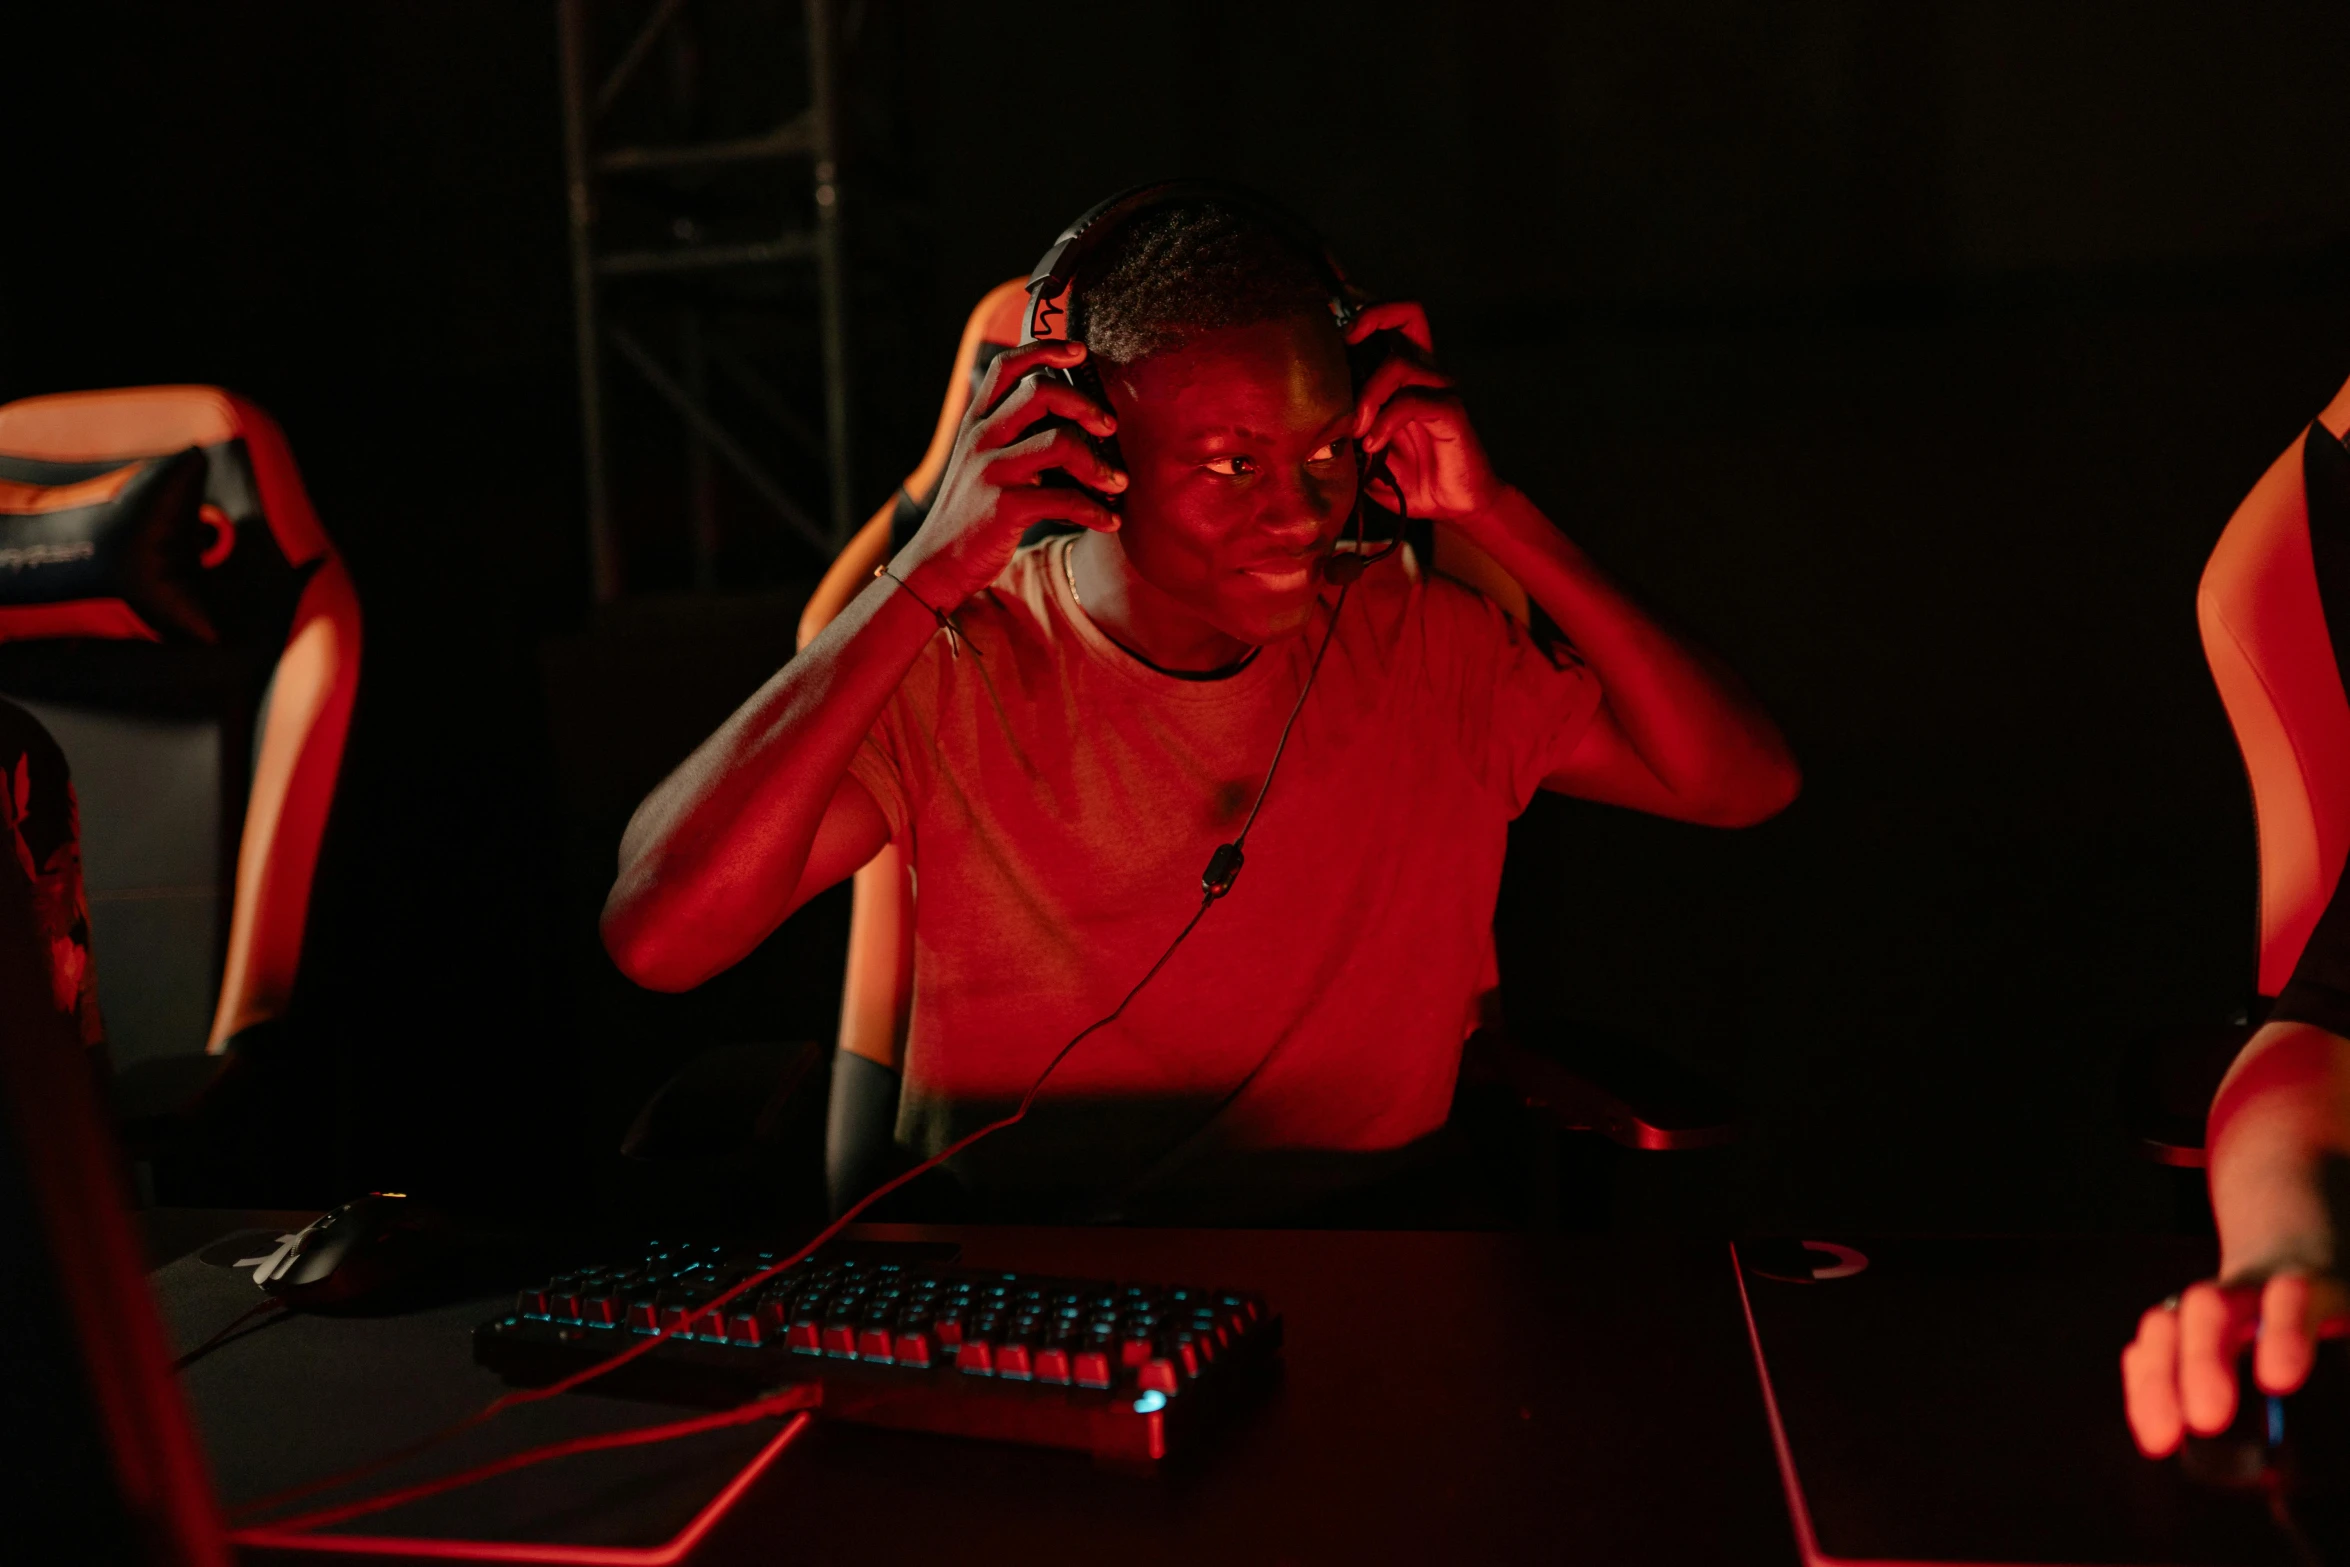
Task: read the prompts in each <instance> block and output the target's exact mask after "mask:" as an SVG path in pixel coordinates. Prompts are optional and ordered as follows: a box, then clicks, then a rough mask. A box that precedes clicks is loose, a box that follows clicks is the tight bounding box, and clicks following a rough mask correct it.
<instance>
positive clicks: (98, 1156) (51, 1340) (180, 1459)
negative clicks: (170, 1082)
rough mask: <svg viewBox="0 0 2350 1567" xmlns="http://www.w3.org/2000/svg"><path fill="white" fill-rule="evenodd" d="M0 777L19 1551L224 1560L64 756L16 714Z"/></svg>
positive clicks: (187, 1564)
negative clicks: (92, 917) (138, 1207)
mask: <svg viewBox="0 0 2350 1567" xmlns="http://www.w3.org/2000/svg"><path fill="white" fill-rule="evenodd" d="M0 769H5V770H6V772H7V774H8V788H7V790H6V791H5V806H6V809H5V811H4V812H0V816H5V818H6V822H7V826H8V832H7V834H6V836H7V838H8V839H9V843H8V845H7V847H6V849H5V850H0V997H5V998H6V1004H5V1005H0V1248H4V1249H5V1253H6V1256H7V1259H8V1262H7V1266H5V1267H0V1304H4V1308H5V1310H6V1313H7V1319H8V1324H9V1330H8V1332H7V1333H6V1334H0V1379H5V1382H6V1385H7V1388H8V1409H9V1415H10V1431H11V1435H12V1437H13V1438H14V1440H12V1441H11V1443H10V1444H9V1458H8V1464H7V1480H6V1482H5V1483H4V1484H0V1499H5V1501H6V1505H7V1512H8V1534H9V1539H10V1541H11V1542H12V1543H13V1544H14V1545H15V1546H16V1548H17V1549H19V1550H23V1551H27V1552H29V1553H30V1554H29V1555H28V1557H27V1558H26V1559H28V1560H29V1559H39V1560H44V1561H76V1562H145V1563H149V1564H153V1567H165V1564H169V1567H226V1563H227V1562H228V1561H229V1559H230V1558H229V1550H228V1546H227V1543H226V1541H225V1539H224V1538H223V1534H222V1527H221V1519H220V1510H219V1505H218V1503H217V1502H216V1501H215V1499H214V1497H213V1493H212V1489H211V1484H210V1479H209V1477H208V1475H207V1474H206V1472H205V1465H204V1458H203V1454H202V1453H201V1452H200V1451H199V1450H198V1448H197V1445H196V1442H195V1439H194V1434H193V1431H192V1429H191V1423H190V1421H189V1419H188V1413H187V1410H186V1407H185V1406H184V1405H183V1404H182V1403H181V1401H180V1397H179V1389H178V1388H177V1387H176V1386H175V1385H174V1384H173V1381H172V1375H171V1364H170V1351H169V1350H168V1349H167V1348H166V1347H165V1344H164V1338H163V1329H162V1324H161V1323H160V1322H158V1321H157V1320H156V1314H155V1311H154V1307H153V1304H152V1302H151V1300H150V1298H149V1296H148V1294H147V1286H146V1280H145V1278H144V1276H143V1266H142V1264H141V1262H140V1258H139V1248H138V1244H137V1240H136V1237H135V1236H134V1235H133V1234H132V1232H131V1228H130V1220H129V1216H128V1214H127V1213H126V1211H125V1209H126V1204H125V1202H124V1198H125V1196H126V1195H127V1194H126V1193H125V1192H124V1190H123V1180H122V1155H121V1151H120V1150H119V1149H118V1148H116V1147H115V1145H114V1140H113V1138H112V1137H111V1136H110V1135H109V1133H108V1129H107V1125H106V1117H105V1114H104V1110H103V1099H102V1098H101V1087H100V1084H99V1081H98V1074H97V1073H96V1072H94V1071H93V1070H92V1067H93V1065H94V1059H93V1058H94V1057H95V1055H96V1050H95V1047H94V1045H93V1043H92V1041H91V1040H90V1037H89V1033H88V1030H87V1028H86V1021H87V1020H86V1015H85V1014H86V1007H85V1006H84V1004H83V1002H84V999H85V997H84V994H83V993H84V990H85V980H86V976H87V973H88V952H87V948H86V947H85V946H84V945H83V943H82V941H81V939H80V937H81V935H82V934H85V933H84V932H81V931H80V930H79V921H78V919H77V918H76V916H77V913H78V905H79V902H80V899H79V885H78V877H76V875H75V874H74V863H73V855H74V838H73V816H74V810H73V797H72V790H71V785H70V783H69V780H68V776H67V770H66V762H65V756H64V753H63V752H61V751H60V750H59V749H58V748H57V744H56V742H55V741H54V740H53V739H51V738H50V736H49V735H48V734H47V733H46V732H45V731H43V730H42V728H41V726H40V725H39V724H37V723H36V722H34V721H33V719H32V718H31V717H30V715H28V714H27V713H25V711H24V710H23V709H22V708H19V707H16V706H14V705H12V704H10V703H7V702H4V701H0ZM42 1540H48V1541H49V1542H50V1544H49V1545H48V1546H46V1547H43V1546H41V1545H40V1544H39V1542H40V1541H42Z"/></svg>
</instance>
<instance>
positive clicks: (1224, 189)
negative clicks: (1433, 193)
mask: <svg viewBox="0 0 2350 1567" xmlns="http://www.w3.org/2000/svg"><path fill="white" fill-rule="evenodd" d="M1194 202H1203V203H1214V204H1215V205H1217V206H1221V207H1228V208H1232V209H1234V210H1236V211H1239V212H1242V213H1245V214H1247V215H1248V216H1249V217H1252V218H1254V219H1256V220H1257V221H1258V222H1260V223H1262V224H1263V225H1264V226H1265V227H1267V228H1269V229H1271V230H1273V232H1274V233H1276V234H1278V235H1280V236H1281V237H1282V238H1284V239H1286V240H1288V241H1289V242H1290V243H1291V244H1292V245H1295V246H1296V247H1297V248H1298V250H1299V251H1300V252H1301V253H1303V254H1304V255H1305V256H1306V258H1307V259H1308V260H1310V261H1312V262H1313V263H1314V264H1315V265H1317V266H1318V267H1320V268H1321V270H1322V275H1323V281H1324V283H1325V284H1326V285H1327V286H1328V288H1329V290H1330V313H1331V314H1332V315H1334V316H1336V317H1337V318H1338V325H1339V328H1340V329H1341V330H1342V331H1343V330H1344V329H1345V328H1346V327H1348V326H1350V325H1352V324H1353V322H1354V317H1355V311H1356V309H1357V308H1358V307H1359V306H1360V305H1361V303H1362V295H1361V293H1360V291H1359V290H1357V289H1356V288H1355V286H1354V285H1353V284H1352V283H1350V282H1348V281H1347V277H1346V271H1345V269H1344V268H1342V267H1340V266H1339V264H1338V258H1337V257H1336V256H1334V255H1332V254H1331V253H1330V247H1329V246H1328V245H1325V244H1324V243H1322V237H1321V236H1320V235H1319V234H1316V233H1315V232H1314V231H1313V230H1312V229H1310V228H1308V227H1307V226H1306V225H1305V224H1304V223H1302V222H1300V221H1299V220H1298V218H1297V216H1296V215H1295V214H1294V213H1292V212H1290V211H1289V210H1288V209H1287V208H1286V207H1283V206H1282V205H1281V204H1280V203H1279V202H1277V201H1275V200H1273V199H1272V198H1271V197H1269V196H1264V195H1260V194H1259V193H1258V192H1256V191H1253V190H1250V189H1249V188H1248V187H1246V186H1245V185H1230V184H1226V183H1225V182H1224V181H1222V180H1161V181H1159V182H1158V183H1156V184H1152V185H1137V186H1135V187H1134V188H1133V189H1132V190H1126V191H1120V192H1119V193H1118V194H1117V195H1115V196H1112V197H1111V198H1110V199H1109V200H1107V201H1100V202H1096V203H1095V204H1094V205H1092V206H1090V207H1088V208H1086V209H1085V211H1084V212H1082V213H1080V214H1079V215H1078V217H1077V220H1076V221H1075V222H1073V223H1071V224H1070V225H1069V226H1068V227H1067V228H1065V229H1063V230H1061V237H1060V238H1058V239H1056V240H1054V241H1053V248H1052V249H1050V250H1048V251H1046V252H1045V253H1044V259H1043V260H1041V261H1039V262H1038V263H1037V264H1036V270H1035V271H1034V272H1032V273H1030V274H1029V275H1028V312H1027V316H1026V318H1025V319H1024V320H1023V322H1022V323H1021V328H1020V341H1022V342H1023V343H1034V342H1042V341H1047V340H1050V339H1056V338H1058V339H1074V340H1076V341H1078V342H1083V341H1084V340H1085V303H1084V299H1083V297H1082V296H1081V295H1080V294H1078V293H1077V292H1076V290H1075V289H1074V287H1073V285H1074V284H1075V282H1076V280H1077V273H1078V271H1079V269H1080V268H1082V267H1083V266H1084V264H1085V263H1086V261H1087V260H1088V259H1089V258H1091V256H1092V255H1093V253H1094V252H1095V251H1097V250H1100V249H1101V248H1102V246H1103V245H1104V244H1106V243H1108V242H1109V240H1110V239H1111V238H1112V237H1113V236H1115V235H1116V234H1118V233H1119V232H1120V231H1121V230H1123V229H1124V228H1125V227H1126V225H1127V224H1129V223H1132V222H1133V221H1134V220H1135V219H1136V218H1138V217H1141V216H1142V215H1143V214H1144V213H1146V212H1156V211H1158V210H1159V209H1160V208H1162V207H1175V206H1184V205H1188V204H1191V203H1194Z"/></svg>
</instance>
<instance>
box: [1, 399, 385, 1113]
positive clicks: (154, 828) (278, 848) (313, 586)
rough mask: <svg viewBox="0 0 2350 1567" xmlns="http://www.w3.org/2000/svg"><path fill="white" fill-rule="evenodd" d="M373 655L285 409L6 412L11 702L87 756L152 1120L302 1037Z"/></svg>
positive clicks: (121, 1067) (92, 811) (132, 1032)
mask: <svg viewBox="0 0 2350 1567" xmlns="http://www.w3.org/2000/svg"><path fill="white" fill-rule="evenodd" d="M359 657H360V620H359V603H358V598H357V596H356V594H355V593H354V592H353V590H352V585H351V579H350V577H349V575H348V573H347V572H346V571H345V569H344V567H343V564H342V562H341V560H340V559H339V558H338V556H337V555H336V553H335V550H334V547H333V546H332V544H331V543H330V542H329V541H328V539H327V537H326V534H325V532H324V531H323V530H322V529H321V528H320V527H319V524H318V519H317V517H316V515H315V514H314V513H313V511H312V509H311V505H310V500H309V497H308V495H307V494H306V493H305V492H304V489H303V486H302V479H301V475H300V474H299V472H298V471H297V470H296V468H295V466H294V460H293V456H292V453H291V452H290V451H289V450H288V449H287V446H286V441H285V437H284V436H283V434H281V433H280V431H279V429H278V427H277V425H276V423H275V421H273V420H272V419H271V418H270V417H269V416H268V415H267V414H266V413H264V412H263V411H262V410H261V409H259V408H257V407H255V406H254V405H253V404H252V403H250V402H248V401H246V400H245V399H243V398H241V397H237V396H235V395H233V394H231V393H228V392H225V391H222V390H220V389H218V388H216V387H208V386H155V387H135V388H126V389H121V390H109V391H91V392H72V393H64V394H59V395H54V396H45V397H33V398H27V399H24V400H22V401H18V402H13V403H9V404H7V405H5V406H0V695H5V696H6V697H8V698H10V699H12V700H13V701H14V702H16V703H17V704H19V705H20V706H21V707H23V708H24V709H26V710H27V711H29V712H30V713H31V714H33V715H34V717H35V718H37V719H38V720H39V722H40V723H41V724H42V725H44V726H45V727H46V728H47V730H48V731H49V732H50V733H52V734H53V735H54V736H55V737H56V740H57V742H58V744H59V745H60V746H62V747H63V750H64V753H65V755H66V756H67V757H68V758H70V760H71V763H72V767H73V772H74V777H75V781H76V787H77V790H78V795H79V803H80V813H81V838H82V845H83V848H82V858H83V866H84V871H85V875H86V878H87V884H88V896H89V925H90V931H91V942H92V949H93V951H94V952H95V954H96V956H97V969H98V975H99V979H98V989H97V1003H98V1010H99V1011H100V1013H101V1014H102V1015H103V1018H104V1030H105V1039H106V1048H107V1050H108V1052H109V1053H110V1055H111V1057H112V1061H113V1066H114V1070H115V1073H116V1083H117V1090H118V1095H119V1099H120V1102H121V1104H122V1105H123V1107H124V1109H125V1112H126V1114H127V1115H129V1116H130V1117H131V1119H132V1120H133V1121H135V1122H139V1123H142V1124H146V1123H152V1124H154V1125H162V1124H165V1123H168V1122H169V1121H171V1119H172V1118H173V1117H175V1116H177V1115H179V1114H180V1113H182V1112H184V1111H186V1110H187V1109H188V1108H189V1107H190V1106H192V1105H193V1104H194V1103H195V1102H197V1101H198V1100H199V1099H201V1098H202V1097H203V1096H204V1095H205V1094H206V1093H207V1092H209V1091H210V1090H211V1088H212V1086H213V1085H214V1083H215V1082H216V1080H217V1079H219V1078H221V1077H222V1076H223V1075H224V1073H225V1069H226V1068H227V1067H228V1066H229V1065H230V1064H231V1063H232V1062H236V1061H238V1060H240V1059H245V1058H251V1057H254V1056H256V1055H262V1054H266V1053H267V1051H268V1049H269V1048H272V1046H271V1044H270V1041H271V1039H272V1036H273V1035H275V1034H278V1033H279V1032H280V1031H281V1030H282V1027H283V1025H284V1023H285V1020H286V1017H287V1013H288V1009H289V1007H290V1005H291V1003H292V1000H293V995H294V988H295V983H296V980H297V977H298V976H299V973H300V969H301V961H302V953H303V947H304V936H305V932H306V927H307V925H308V919H309V909H310V902H311V890H312V885H313V882H314V879H315V875H316V871H317V866H318V859H319V851H320V845H321V842H322V840H323V838H324V835H325V830H326V825H327V817H328V811H329V807H330V805H331V803H332V801H333V798H334V793H335V784H336V779H337V776H338V774H339V772H340V770H341V765H342V756H343V747H344V740H345V737H346V734H347V732H348V730H349V726H350V719H351V710H352V703H353V700H354V697H355V695H356V692H357V687H358V677H359ZM226 1075H234V1074H226ZM133 1141H134V1143H136V1142H137V1141H139V1138H138V1137H137V1136H134V1139H133Z"/></svg>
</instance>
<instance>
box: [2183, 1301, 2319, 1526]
mask: <svg viewBox="0 0 2350 1567" xmlns="http://www.w3.org/2000/svg"><path fill="white" fill-rule="evenodd" d="M2236 1386H2237V1402H2236V1419H2235V1423H2234V1424H2232V1425H2230V1426H2229V1427H2228V1429H2227V1430H2225V1431H2223V1432H2220V1433H2219V1434H2217V1435H2215V1436H2193V1435H2190V1436H2189V1437H2188V1438H2187V1440H2186V1442H2185V1443H2184V1444H2183V1446H2182V1447H2181V1449H2180V1452H2179V1466H2180V1468H2181V1469H2182V1470H2184V1471H2185V1473H2186V1474H2187V1476H2188V1478H2190V1479H2193V1480H2196V1481H2200V1482H2201V1483H2203V1484H2205V1485H2210V1486H2217V1487H2219V1488H2221V1489H2223V1490H2262V1489H2267V1488H2269V1487H2271V1486H2275V1485H2282V1486H2284V1487H2285V1488H2286V1489H2287V1490H2288V1491H2292V1492H2298V1493H2302V1494H2330V1495H2336V1496H2339V1495H2341V1494H2342V1493H2344V1492H2345V1491H2350V1348H2346V1346H2345V1345H2344V1344H2343V1342H2342V1341H2341V1340H2338V1339H2336V1340H2329V1341H2327V1342H2325V1343H2323V1344H2320V1345H2319V1346H2318V1352H2317V1358H2316V1360H2315V1362H2314V1363H2313V1364H2312V1365H2311V1367H2310V1372H2309V1379H2308V1381H2307V1382H2305V1383H2303V1384H2302V1386H2301V1389H2300V1390H2299V1391H2298V1392H2295V1393H2289V1394H2285V1395H2282V1396H2279V1395H2276V1394H2272V1393H2267V1392H2264V1391H2262V1390H2261V1388H2260V1387H2259V1386H2258V1385H2257V1384H2256V1383H2255V1382H2254V1381H2253V1378H2252V1357H2251V1355H2250V1354H2246V1355H2244V1356H2243V1357H2242V1359H2241V1361H2240V1362H2239V1364H2238V1366H2237V1384H2236Z"/></svg>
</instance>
